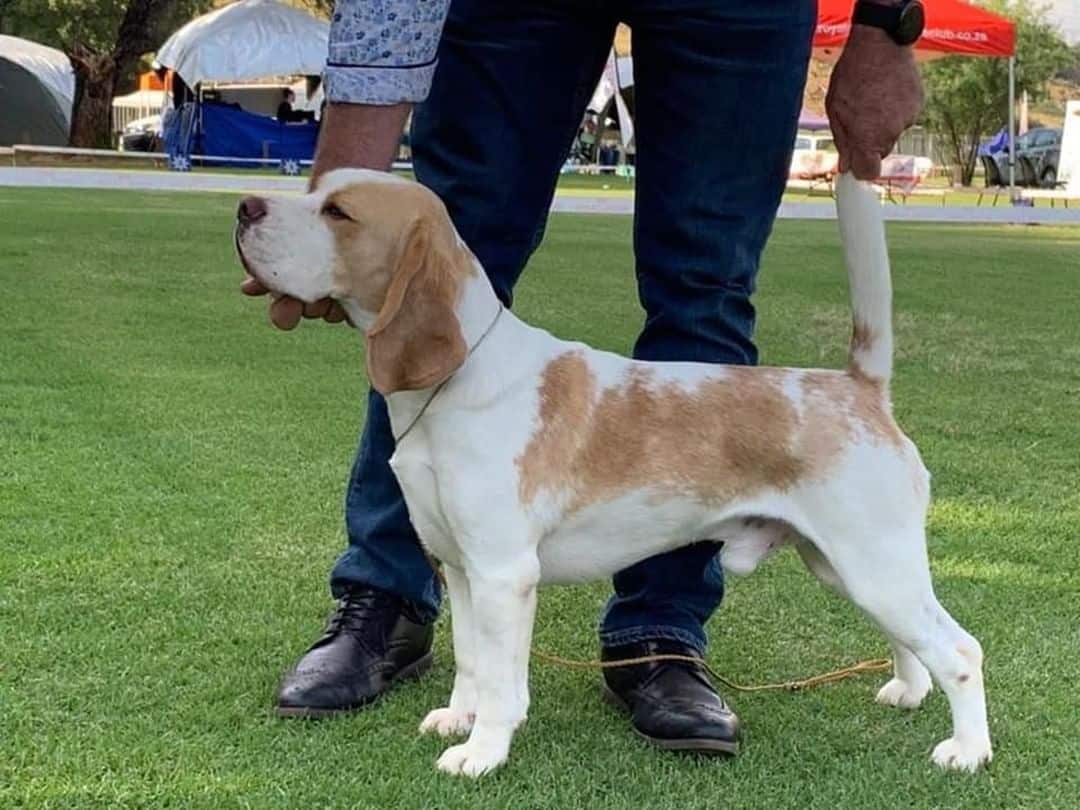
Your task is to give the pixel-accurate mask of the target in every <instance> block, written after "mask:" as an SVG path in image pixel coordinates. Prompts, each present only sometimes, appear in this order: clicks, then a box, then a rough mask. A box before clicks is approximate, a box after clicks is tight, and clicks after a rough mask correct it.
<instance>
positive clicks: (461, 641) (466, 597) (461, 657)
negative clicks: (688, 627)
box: [420, 565, 476, 737]
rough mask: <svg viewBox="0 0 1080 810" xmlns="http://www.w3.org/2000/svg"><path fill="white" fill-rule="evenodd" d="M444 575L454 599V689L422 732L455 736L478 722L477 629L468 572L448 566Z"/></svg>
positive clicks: (429, 713)
mask: <svg viewBox="0 0 1080 810" xmlns="http://www.w3.org/2000/svg"><path fill="white" fill-rule="evenodd" d="M443 575H444V576H445V577H446V590H447V593H448V595H449V597H450V626H451V630H452V632H453V636H454V689H453V691H452V692H451V693H450V705H448V706H445V707H443V708H441V709H433V710H432V711H430V712H428V714H427V717H425V718H424V721H423V722H422V723H421V724H420V731H421V733H424V734H427V733H435V734H438V735H439V736H441V737H451V736H455V735H460V734H468V733H469V731H470V730H471V729H472V726H473V721H474V720H475V719H476V650H475V649H474V645H475V634H476V628H475V627H474V623H473V618H472V598H471V594H470V592H469V581H468V580H467V579H466V578H465V572H464V571H462V570H461V569H459V568H454V567H452V566H449V565H444V566H443Z"/></svg>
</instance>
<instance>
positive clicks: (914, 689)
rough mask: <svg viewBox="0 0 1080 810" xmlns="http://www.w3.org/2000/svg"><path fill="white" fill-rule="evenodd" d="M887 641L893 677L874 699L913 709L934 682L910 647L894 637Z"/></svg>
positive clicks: (881, 702)
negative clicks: (890, 650) (891, 654)
mask: <svg viewBox="0 0 1080 810" xmlns="http://www.w3.org/2000/svg"><path fill="white" fill-rule="evenodd" d="M889 643H890V644H891V645H892V651H893V677H892V680H891V681H889V682H888V683H887V684H885V685H884V686H883V687H881V689H880V690H879V691H878V693H877V697H876V698H875V700H876V701H877V702H878V703H880V704H882V705H883V706H897V707H899V708H901V709H915V708H918V706H919V705H920V704H921V703H922V702H923V699H924V698H925V697H926V696H927V695H928V694H930V690H931V689H933V688H934V683H933V681H932V680H930V672H929V671H928V670H927V669H926V667H924V666H923V663H922V661H920V660H919V657H918V656H917V655H915V653H914V652H912V651H911V650H910V649H908V648H907V647H906V646H904V644H903V643H902V642H900V641H898V640H897V639H895V638H890V639H889Z"/></svg>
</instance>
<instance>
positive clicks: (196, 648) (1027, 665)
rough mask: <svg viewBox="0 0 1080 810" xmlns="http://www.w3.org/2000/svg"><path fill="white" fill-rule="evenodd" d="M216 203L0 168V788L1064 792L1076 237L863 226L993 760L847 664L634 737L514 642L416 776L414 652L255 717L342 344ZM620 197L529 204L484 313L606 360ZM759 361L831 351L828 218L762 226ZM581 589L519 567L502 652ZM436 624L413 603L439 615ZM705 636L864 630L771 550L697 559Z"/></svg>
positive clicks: (833, 277)
mask: <svg viewBox="0 0 1080 810" xmlns="http://www.w3.org/2000/svg"><path fill="white" fill-rule="evenodd" d="M234 203H235V201H234V200H233V199H230V198H229V197H227V196H215V195H195V194H187V195H155V194H136V193H129V192H75V191H44V190H12V189H7V188H3V189H0V282H2V285H3V301H4V306H3V318H2V319H0V807H3V808H7V807H19V806H33V807H44V806H49V807H57V808H71V807H91V806H94V807H98V806H101V807H104V806H132V807H136V806H137V807H166V806H167V807H187V806H194V807H205V808H221V807H237V806H244V807H290V808H308V807H418V808H419V807H425V808H442V807H461V808H475V807H513V808H534V807H554V808H577V807H605V808H635V809H636V808H672V809H673V810H674V809H676V808H678V809H679V810H682V809H683V808H697V807H703V808H705V807H707V808H719V807H767V808H779V807H792V808H805V807H823V808H841V807H844V808H847V807H851V808H863V807H907V806H912V807H927V808H929V807H946V808H949V807H979V808H989V807H994V808H998V807H1000V808H1029V807H1040V808H1042V807H1076V806H1077V804H1078V802H1080V799H1078V798H1077V797H1078V795H1080V746H1078V744H1077V740H1078V739H1080V710H1078V706H1080V703H1078V697H1077V695H1078V692H1077V688H1078V687H1077V684H1078V683H1080V542H1078V537H1077V534H1078V527H1080V488H1078V481H1080V431H1078V425H1080V317H1078V315H1077V313H1078V312H1080V306H1078V304H1080V261H1078V258H1077V257H1078V256H1080V229H1050V228H1028V229H1023V228H1005V227H996V228H990V227H984V228H959V227H941V226H921V225H902V226H901V225H896V226H892V227H891V228H890V236H891V242H892V255H893V261H894V267H895V278H896V288H897V295H896V299H897V300H896V309H897V318H896V320H897V331H898V337H897V345H898V360H897V375H896V382H895V400H896V409H897V412H898V416H899V419H900V421H901V423H902V424H903V425H904V426H905V427H906V429H907V431H908V432H909V433H910V434H911V435H912V437H913V438H914V439H915V440H916V441H917V442H918V443H919V445H920V447H921V449H922V452H923V455H924V458H925V460H926V463H927V465H928V466H929V468H930V469H931V470H932V471H933V473H934V489H935V492H936V505H935V507H934V510H933V513H932V517H931V525H930V535H931V556H932V560H933V567H934V573H935V577H936V582H937V586H938V591H939V595H940V596H941V598H942V601H943V602H944V603H945V605H946V606H947V607H948V608H949V609H950V610H951V611H952V612H953V613H954V614H955V615H956V617H957V618H958V619H959V620H960V621H961V622H962V623H963V624H964V625H966V626H967V627H968V628H969V629H970V630H971V631H972V632H974V633H975V634H976V635H977V636H978V637H979V638H980V639H981V641H982V643H983V645H984V647H985V649H986V654H987V688H988V693H989V704H990V717H991V729H992V732H993V733H994V735H995V743H996V759H995V760H994V762H993V765H992V767H991V768H990V770H989V771H987V772H984V773H981V774H979V775H976V776H974V777H970V776H961V775H955V774H943V773H940V772H938V771H937V770H936V769H935V768H934V767H933V766H932V765H931V764H930V762H929V752H930V749H931V748H932V746H933V745H934V744H935V743H937V742H938V741H939V740H941V739H943V738H944V737H946V736H948V733H949V728H950V724H949V718H948V710H947V706H946V701H945V700H944V698H943V696H942V695H941V694H940V692H938V691H935V692H934V693H933V695H932V696H931V697H930V698H929V699H928V701H927V703H926V704H925V706H924V707H923V709H922V710H919V711H917V712H912V713H904V712H900V711H896V710H892V709H886V708H883V707H880V706H877V705H875V704H874V703H873V702H872V698H873V695H874V693H875V691H876V689H877V688H878V687H879V686H880V685H881V683H882V682H883V678H882V677H880V676H871V677H866V678H860V679H857V680H852V681H848V682H845V683H843V684H840V685H836V686H831V687H826V688H823V689H820V690H817V691H812V692H808V693H805V694H794V695H792V694H777V693H763V694H742V695H738V694H737V695H733V696H732V699H733V702H734V705H735V707H736V708H737V709H738V711H739V713H740V714H741V716H742V717H743V719H744V721H745V723H746V726H747V728H748V743H747V745H746V748H745V753H744V754H743V755H742V756H740V757H739V758H738V759H736V760H734V761H716V760H706V759H698V758H695V757H687V756H677V755H672V754H666V753H661V752H658V751H656V750H654V749H652V748H649V747H648V746H646V745H645V744H644V743H643V742H641V741H640V740H639V739H637V738H636V737H634V736H633V735H632V734H631V733H630V731H629V728H628V726H627V723H626V720H625V719H624V718H623V717H622V716H620V715H618V714H616V713H615V712H614V711H613V710H612V709H610V708H609V707H607V706H606V705H604V704H603V703H602V702H601V701H600V699H599V689H598V678H597V676H596V675H595V674H594V673H590V672H581V671H570V670H565V669H559V668H554V667H552V666H550V665H546V664H542V663H539V662H535V663H534V666H533V708H532V712H531V716H530V719H529V722H528V724H527V725H526V726H525V727H524V728H523V730H522V731H521V732H520V733H519V734H518V736H517V739H516V740H515V745H514V749H513V753H512V756H511V761H510V763H509V765H508V766H507V767H505V768H504V769H502V770H501V771H499V772H497V773H496V774H494V775H492V776H490V777H488V778H486V779H483V780H481V781H480V782H466V781H462V780H459V779H454V778H450V777H446V776H441V775H437V774H436V773H435V771H434V770H433V767H432V766H433V762H434V760H435V758H436V756H437V755H438V754H439V752H440V751H441V750H442V749H443V747H444V745H445V743H443V742H442V741H441V740H439V739H436V738H428V737H420V736H419V735H418V734H417V732H416V726H417V724H418V722H419V721H420V718H421V717H422V716H423V714H424V712H425V711H427V710H428V709H430V708H432V707H435V706H438V705H442V704H443V702H444V701H445V699H446V697H447V695H448V693H449V689H450V682H451V674H452V662H451V656H450V650H449V633H448V632H447V630H448V628H447V627H446V626H442V627H440V630H439V633H438V641H437V657H438V661H437V665H436V667H435V669H434V670H433V671H432V672H431V674H430V675H429V676H428V677H426V678H425V679H424V680H422V681H420V682H418V683H415V684H411V685H408V686H406V687H404V688H402V689H400V690H399V691H397V692H396V693H394V694H393V695H392V696H391V697H390V698H388V699H387V700H385V701H384V702H383V703H382V704H381V705H380V706H378V707H377V708H375V709H373V710H371V711H367V712H364V713H361V714H358V715H355V716H352V717H347V718H342V719H339V720H334V721H327V722H322V723H304V722H286V721H281V720H277V719H275V718H273V717H272V715H271V712H270V706H271V701H272V697H273V694H274V689H275V686H276V684H277V681H278V679H279V677H280V675H281V674H282V672H283V671H284V670H285V669H286V668H287V667H289V666H290V665H291V664H292V663H293V661H294V659H295V658H296V657H297V655H298V654H299V653H300V652H301V651H302V650H303V649H304V648H305V646H306V645H307V644H308V643H310V642H311V641H312V640H313V639H314V638H315V636H316V634H317V633H318V632H319V630H320V629H321V626H322V622H323V620H324V617H325V615H326V612H327V610H328V608H329V606H330V602H329V599H328V595H327V588H326V576H327V572H328V570H329V568H330V565H331V563H332V561H333V560H334V557H335V555H336V554H337V553H338V552H339V551H340V550H341V548H342V545H343V542H344V537H343V531H342V526H341V523H342V508H341V504H342V496H343V489H344V484H345V479H346V476H347V473H348V470H349V465H350V462H351V460H352V454H353V450H354V447H355V444H356V438H357V432H358V428H359V426H360V424H361V421H362V419H363V402H364V399H363V392H364V390H365V382H364V378H363V362H362V355H361V349H360V344H359V340H358V338H357V337H356V335H355V334H354V333H352V332H351V331H350V330H348V329H347V328H345V327H340V326H339V327H331V326H328V325H325V324H306V325H304V326H303V327H302V328H301V329H299V330H297V331H296V332H293V333H290V334H282V333H278V332H276V331H275V330H273V329H272V328H270V327H269V326H268V325H267V322H266V317H265V313H264V308H263V306H262V305H261V304H260V303H259V302H254V301H250V300H246V299H244V298H243V297H242V296H241V295H240V294H239V293H238V291H237V284H238V282H239V279H240V272H239V270H238V268H237V266H236V264H235V262H234V260H233V257H232V247H231V242H230V223H231V217H232V209H233V206H234ZM630 226H631V220H630V218H628V217H624V218H606V217H584V216H577V217H573V216H557V217H555V218H554V219H553V221H552V222H551V226H550V233H549V236H548V239H547V241H546V243H545V245H544V247H543V248H542V249H541V250H540V252H539V253H538V254H537V255H536V257H535V259H534V261H533V262H532V266H531V269H530V271H529V272H528V273H527V274H526V275H525V277H524V280H523V281H522V283H521V287H520V289H519V298H518V301H519V305H518V308H519V310H520V313H521V314H522V315H523V316H524V317H525V318H526V319H528V320H530V321H532V322H534V323H536V324H540V325H543V326H546V327H549V328H550V329H552V330H553V331H554V332H556V333H557V334H560V335H563V336H567V337H575V338H581V339H584V340H587V341H589V342H591V343H592V344H594V345H596V346H599V347H604V348H610V349H615V350H619V351H625V350H626V349H627V348H628V347H629V346H630V345H631V342H632V340H633V338H634V335H635V332H636V331H637V329H638V327H639V325H640V322H641V314H640V312H639V310H638V306H637V303H636V297H635V294H634V281H633V272H632V263H631V253H630ZM757 301H758V305H759V314H760V319H759V322H760V330H759V336H760V342H761V345H762V347H763V359H764V360H765V361H767V362H769V363H773V364H792V365H824V366H837V365H839V364H841V363H842V362H843V359H844V354H845V342H846V337H847V334H848V332H849V323H848V315H847V289H846V284H845V280H844V275H843V271H842V269H841V266H840V261H839V256H838V245H837V239H836V234H835V225H833V224H830V223H798V222H781V223H779V224H778V226H777V229H776V234H775V236H774V238H773V240H772V243H771V245H770V247H769V250H768V253H767V256H766V258H765V266H764V270H763V273H762V277H761V285H760V291H759V295H758V298H757ZM607 592H608V588H607V585H606V584H597V585H594V586H591V587H578V588H564V589H550V590H546V591H545V592H543V594H542V596H541V599H540V613H539V619H538V626H537V634H536V646H537V647H538V648H540V649H543V650H546V651H550V652H556V653H559V654H562V655H565V656H571V657H580V658H588V657H592V656H595V655H596V653H597V645H596V641H595V630H594V628H595V623H596V620H597V616H598V613H599V611H600V609H601V607H602V605H603V603H604V600H605V597H606V594H607ZM444 621H445V620H444ZM709 631H710V635H711V646H710V660H711V662H712V663H713V664H714V665H715V666H716V667H717V669H719V670H720V671H722V672H724V673H726V674H728V675H729V676H731V677H732V678H734V679H736V680H739V681H742V682H760V681H763V680H776V679H788V678H795V677H801V676H805V675H809V674H813V673H816V672H820V671H823V670H828V669H832V668H834V667H837V666H839V665H842V664H845V663H850V662H853V661H855V660H858V659H863V658H870V657H876V656H881V655H885V654H887V647H886V645H885V643H884V641H883V639H882V637H881V636H880V635H879V634H878V633H877V632H876V631H875V630H874V629H872V628H871V627H870V626H869V625H868V623H867V622H866V621H865V620H864V619H863V618H862V617H861V616H860V615H859V614H858V613H857V612H856V611H855V610H854V609H853V608H852V607H850V606H849V605H848V604H847V603H846V602H844V601H842V600H840V599H839V598H837V597H835V596H833V595H832V594H830V593H828V592H826V591H825V590H824V589H823V588H821V587H820V586H819V585H818V583H817V582H816V581H815V580H814V579H813V578H812V577H811V576H809V575H808V574H807V573H805V572H804V571H803V570H802V569H801V564H800V563H799V562H798V561H797V559H796V558H795V555H793V554H790V553H789V554H784V555H781V556H779V557H778V558H776V559H774V560H772V561H770V562H769V563H767V564H766V565H765V566H764V567H763V568H762V569H761V570H760V571H759V572H758V573H757V574H755V575H754V576H753V577H751V578H749V579H747V580H741V581H735V582H732V583H731V586H730V590H729V595H728V598H727V600H726V602H725V605H724V607H723V609H722V610H721V611H720V613H719V615H718V616H716V617H715V618H714V620H713V621H712V623H711V625H710V627H709Z"/></svg>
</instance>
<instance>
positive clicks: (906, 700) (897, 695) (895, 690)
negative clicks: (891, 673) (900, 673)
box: [875, 678, 933, 709]
mask: <svg viewBox="0 0 1080 810" xmlns="http://www.w3.org/2000/svg"><path fill="white" fill-rule="evenodd" d="M932 688H933V684H932V682H931V681H930V679H929V678H927V679H926V680H925V681H924V682H922V683H908V682H907V681H904V680H901V679H900V678H893V679H892V680H891V681H889V682H888V683H887V684H885V685H884V686H883V687H881V691H879V692H878V693H877V697H876V698H875V700H876V701H877V702H878V703H880V704H881V705H883V706H897V707H899V708H901V709H914V708H916V707H917V706H918V705H919V704H920V703H922V702H923V699H924V698H925V697H926V696H927V695H928V694H930V690H931V689H932Z"/></svg>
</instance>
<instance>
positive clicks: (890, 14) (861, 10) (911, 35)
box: [851, 0, 926, 45]
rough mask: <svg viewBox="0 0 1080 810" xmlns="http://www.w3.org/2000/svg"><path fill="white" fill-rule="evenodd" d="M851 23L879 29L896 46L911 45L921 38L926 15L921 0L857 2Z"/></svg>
mask: <svg viewBox="0 0 1080 810" xmlns="http://www.w3.org/2000/svg"><path fill="white" fill-rule="evenodd" d="M851 22H852V23H853V24H854V25H868V26H870V27H871V28H880V29H881V30H883V31H884V32H885V33H887V34H888V35H889V36H890V37H892V40H893V42H895V43H896V44H897V45H911V44H913V43H914V42H915V41H916V40H917V39H918V38H919V37H921V36H922V32H923V27H924V26H925V25H926V14H925V13H924V10H923V4H922V2H921V0H900V2H898V3H890V2H882V1H881V0H877V2H875V0H857V2H856V3H855V11H854V13H853V14H852V15H851Z"/></svg>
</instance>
